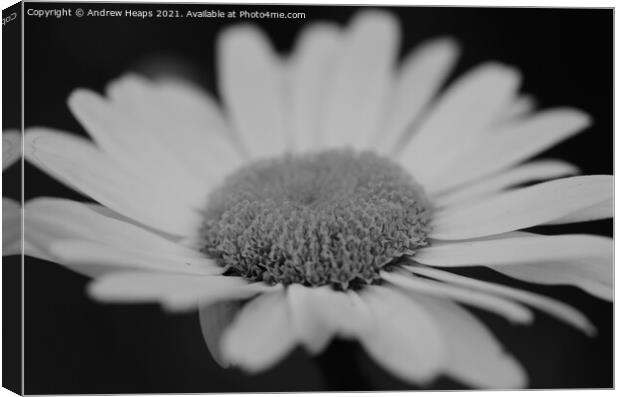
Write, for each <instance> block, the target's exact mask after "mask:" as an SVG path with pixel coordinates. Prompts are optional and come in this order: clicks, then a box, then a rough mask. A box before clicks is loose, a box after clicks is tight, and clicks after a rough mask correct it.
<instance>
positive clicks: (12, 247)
mask: <svg viewBox="0 0 620 397" xmlns="http://www.w3.org/2000/svg"><path fill="white" fill-rule="evenodd" d="M21 146H22V139H21V134H20V133H19V131H15V130H7V131H5V132H3V133H2V171H3V172H4V170H6V169H7V168H9V167H10V166H11V165H13V164H14V163H15V162H16V161H17V160H19V158H20V157H21V152H22V150H21ZM21 208H22V207H21V205H20V204H19V203H18V202H17V201H15V200H13V199H10V198H8V197H2V255H15V254H19V253H21V251H22V250H21V234H22V233H21V228H22V217H21Z"/></svg>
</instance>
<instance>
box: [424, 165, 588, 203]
mask: <svg viewBox="0 0 620 397" xmlns="http://www.w3.org/2000/svg"><path fill="white" fill-rule="evenodd" d="M578 171H579V170H578V169H577V167H575V166H574V165H572V164H569V163H566V162H564V161H558V160H541V161H532V162H531V163H527V164H524V165H520V166H517V167H515V168H512V169H510V170H507V171H504V172H500V173H498V174H496V175H494V176H491V177H489V178H485V179H483V180H482V181H480V182H478V183H474V184H471V185H467V186H466V187H464V188H462V189H458V190H456V191H454V192H450V193H447V194H445V195H440V196H439V197H438V198H436V199H435V200H433V202H434V203H435V204H436V205H437V206H439V207H447V206H450V205H462V204H464V203H466V202H469V201H471V200H473V199H479V198H480V197H485V196H488V195H491V194H494V193H498V192H501V191H502V190H505V189H507V188H510V187H512V186H517V185H520V184H523V183H528V182H532V181H543V180H547V179H553V178H558V177H561V176H567V175H574V174H576V173H577V172H578Z"/></svg>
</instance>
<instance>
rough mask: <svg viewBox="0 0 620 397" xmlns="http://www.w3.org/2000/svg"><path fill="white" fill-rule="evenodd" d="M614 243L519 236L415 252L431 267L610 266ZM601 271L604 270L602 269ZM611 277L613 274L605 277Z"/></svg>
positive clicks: (582, 237)
mask: <svg viewBox="0 0 620 397" xmlns="http://www.w3.org/2000/svg"><path fill="white" fill-rule="evenodd" d="M612 252H613V240H612V239H610V238H607V237H601V236H593V235H587V234H566V235H557V236H543V235H536V234H523V235H521V234H517V235H516V236H515V237H502V238H498V239H493V238H488V239H484V240H468V241H454V242H439V241H438V242H434V243H432V244H431V245H430V246H429V247H424V248H422V249H420V250H419V251H417V252H416V254H415V256H414V259H415V261H416V262H419V263H423V264H425V265H431V266H447V267H450V266H472V265H492V264H506V265H510V264H512V265H514V264H521V263H540V262H549V261H568V260H571V259H580V260H585V261H593V265H594V263H596V264H604V265H605V267H607V266H609V269H608V270H609V271H610V272H611V267H610V266H611V264H612V261H613V260H612ZM599 270H602V269H599ZM605 276H606V277H607V276H609V277H610V276H611V273H609V274H606V275H605Z"/></svg>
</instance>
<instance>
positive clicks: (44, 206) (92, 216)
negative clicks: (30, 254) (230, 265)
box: [24, 197, 203, 258]
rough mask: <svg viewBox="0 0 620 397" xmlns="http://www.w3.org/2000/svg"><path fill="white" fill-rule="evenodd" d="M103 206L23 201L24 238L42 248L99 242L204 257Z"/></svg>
mask: <svg viewBox="0 0 620 397" xmlns="http://www.w3.org/2000/svg"><path fill="white" fill-rule="evenodd" d="M103 208H104V207H101V206H98V205H96V204H85V203H80V202H77V201H72V200H67V199H60V198H48V197H45V198H36V199H33V200H30V201H28V202H27V203H26V217H25V219H24V222H25V225H26V240H33V239H34V238H35V237H36V238H37V241H31V242H32V243H35V244H36V245H38V246H40V247H41V248H43V249H46V248H49V246H50V245H51V244H53V243H56V242H58V241H62V240H84V241H90V242H99V243H103V244H107V245H110V246H112V247H118V248H122V249H129V250H136V251H144V252H147V253H152V254H159V255H177V256H187V257H196V258H200V257H203V254H202V253H200V252H197V251H195V250H193V249H191V248H187V247H184V246H182V245H180V244H178V243H176V242H174V241H171V240H169V239H166V238H164V237H162V236H160V235H158V234H155V233H154V232H151V231H149V230H147V229H145V228H143V227H140V226H137V225H135V224H131V223H128V222H125V221H123V220H121V219H119V218H117V217H113V216H112V215H111V214H110V215H108V214H106V212H105V211H104V210H103Z"/></svg>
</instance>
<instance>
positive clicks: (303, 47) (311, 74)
mask: <svg viewBox="0 0 620 397" xmlns="http://www.w3.org/2000/svg"><path fill="white" fill-rule="evenodd" d="M341 44H342V39H341V32H340V31H339V29H338V28H337V27H336V26H334V25H331V24H317V25H311V26H310V27H308V28H306V29H305V30H304V31H303V32H302V33H301V36H300V37H299V39H298V41H297V44H296V45H295V52H294V53H293V55H292V58H291V60H290V62H291V68H292V71H291V73H292V77H291V124H292V125H291V129H292V132H293V137H292V138H293V142H292V143H293V145H294V147H295V149H297V150H299V151H310V150H316V149H318V148H319V147H320V146H321V142H322V139H323V138H322V137H321V136H320V134H321V130H320V126H321V120H322V118H323V114H324V112H325V109H324V105H325V103H324V101H325V96H326V95H327V92H328V89H329V87H330V85H331V84H332V79H333V77H334V76H333V75H334V71H335V70H334V69H335V67H336V63H337V59H338V57H339V56H340V51H338V50H340V46H341Z"/></svg>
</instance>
